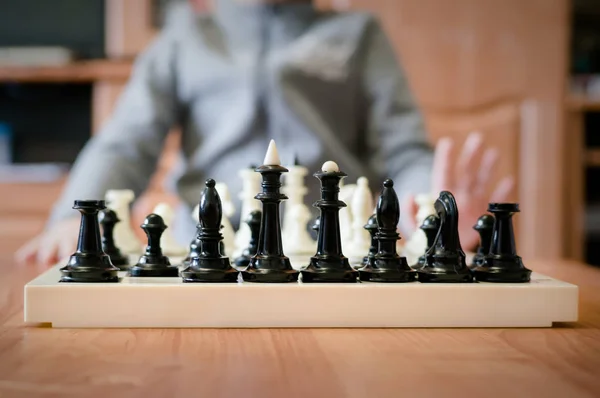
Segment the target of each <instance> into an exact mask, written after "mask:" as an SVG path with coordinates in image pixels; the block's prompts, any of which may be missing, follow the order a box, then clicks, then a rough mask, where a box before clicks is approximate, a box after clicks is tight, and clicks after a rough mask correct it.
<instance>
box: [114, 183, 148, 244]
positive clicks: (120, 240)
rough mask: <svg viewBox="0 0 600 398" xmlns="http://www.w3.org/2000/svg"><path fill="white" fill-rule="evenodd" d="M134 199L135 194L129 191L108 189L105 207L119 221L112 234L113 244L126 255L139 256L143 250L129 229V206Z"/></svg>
mask: <svg viewBox="0 0 600 398" xmlns="http://www.w3.org/2000/svg"><path fill="white" fill-rule="evenodd" d="M134 198H135V194H134V193H133V191H132V190H131V189H110V190H108V191H106V195H105V200H106V206H107V207H108V208H109V209H111V210H113V211H114V212H115V213H116V214H117V217H119V219H120V220H121V221H120V222H118V223H117V224H116V225H115V229H114V232H113V234H114V240H115V244H116V246H117V247H118V248H119V249H121V251H122V252H124V253H127V254H139V253H140V252H141V250H143V245H142V243H141V242H140V241H139V240H138V238H137V236H136V235H135V232H133V229H132V228H131V214H130V211H129V205H130V203H131V202H133V199H134Z"/></svg>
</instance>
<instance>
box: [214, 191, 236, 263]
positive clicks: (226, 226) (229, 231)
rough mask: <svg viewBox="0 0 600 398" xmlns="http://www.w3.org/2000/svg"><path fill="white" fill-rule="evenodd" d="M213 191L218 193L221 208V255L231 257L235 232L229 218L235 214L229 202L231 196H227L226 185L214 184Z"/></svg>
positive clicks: (233, 249)
mask: <svg viewBox="0 0 600 398" xmlns="http://www.w3.org/2000/svg"><path fill="white" fill-rule="evenodd" d="M215 189H216V190H217V192H218V193H219V197H220V198H221V206H222V208H223V217H222V219H221V225H223V229H222V230H221V233H222V234H223V245H224V246H225V253H223V254H224V255H226V256H228V257H232V256H233V252H234V251H235V231H234V230H233V226H232V225H231V221H229V218H230V217H232V216H233V215H234V214H235V206H234V205H233V202H232V201H231V195H230V194H229V188H228V187H227V185H225V184H224V183H222V182H218V183H216V184H215Z"/></svg>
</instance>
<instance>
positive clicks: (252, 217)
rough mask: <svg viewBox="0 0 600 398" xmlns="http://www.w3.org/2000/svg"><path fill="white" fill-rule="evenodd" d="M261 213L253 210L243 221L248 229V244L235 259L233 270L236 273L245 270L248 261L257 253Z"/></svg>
mask: <svg viewBox="0 0 600 398" xmlns="http://www.w3.org/2000/svg"><path fill="white" fill-rule="evenodd" d="M261 214H262V213H261V211H260V210H254V211H253V212H251V213H250V214H249V215H248V217H247V218H246V220H245V223H246V224H247V225H248V227H249V228H250V242H249V244H248V247H247V248H245V249H244V251H243V252H242V255H241V256H239V257H238V258H236V259H235V261H234V263H235V268H236V269H237V270H238V271H243V270H245V269H246V268H247V267H248V265H249V264H250V259H252V256H254V255H255V254H256V252H257V251H258V236H259V234H260V218H261Z"/></svg>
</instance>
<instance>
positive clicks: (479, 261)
mask: <svg viewBox="0 0 600 398" xmlns="http://www.w3.org/2000/svg"><path fill="white" fill-rule="evenodd" d="M484 264H485V255H484V254H479V253H477V254H475V255H474V256H473V260H472V262H471V265H469V268H470V269H471V270H473V269H475V268H477V267H481V266H483V265H484Z"/></svg>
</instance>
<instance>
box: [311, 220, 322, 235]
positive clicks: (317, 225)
mask: <svg viewBox="0 0 600 398" xmlns="http://www.w3.org/2000/svg"><path fill="white" fill-rule="evenodd" d="M320 228H321V216H317V218H315V222H314V223H313V225H311V227H310V229H312V230H313V231H314V233H313V238H315V240H316V239H318V238H319V229H320Z"/></svg>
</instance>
